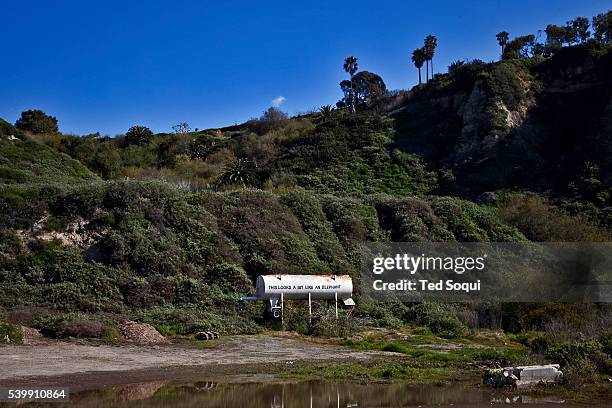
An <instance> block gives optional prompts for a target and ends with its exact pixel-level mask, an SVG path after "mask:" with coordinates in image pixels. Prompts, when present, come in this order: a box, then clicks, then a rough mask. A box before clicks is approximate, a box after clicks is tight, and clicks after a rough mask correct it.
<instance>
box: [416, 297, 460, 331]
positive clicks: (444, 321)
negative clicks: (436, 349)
mask: <svg viewBox="0 0 612 408" xmlns="http://www.w3.org/2000/svg"><path fill="white" fill-rule="evenodd" d="M404 320H406V321H407V322H411V323H416V324H419V325H423V326H426V327H429V329H431V331H432V333H434V334H436V335H438V336H440V337H449V338H452V337H459V336H461V335H462V334H463V333H464V332H465V329H466V328H465V326H464V325H463V324H462V323H461V321H460V320H459V317H458V316H457V310H456V309H455V307H453V306H451V305H445V304H438V303H420V304H418V305H415V306H412V307H411V308H410V309H408V310H407V311H406V314H405V315H404Z"/></svg>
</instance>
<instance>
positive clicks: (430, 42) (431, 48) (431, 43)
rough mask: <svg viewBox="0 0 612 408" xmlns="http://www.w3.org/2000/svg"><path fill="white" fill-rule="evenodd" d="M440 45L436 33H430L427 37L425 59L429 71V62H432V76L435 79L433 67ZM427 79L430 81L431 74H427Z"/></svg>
mask: <svg viewBox="0 0 612 408" xmlns="http://www.w3.org/2000/svg"><path fill="white" fill-rule="evenodd" d="M437 46H438V39H437V38H436V36H435V35H431V34H430V35H428V36H427V37H425V46H424V47H423V48H424V49H425V61H427V62H428V64H427V71H429V62H431V78H432V79H433V74H434V69H433V57H434V54H435V53H436V47H437ZM427 80H428V81H429V76H427Z"/></svg>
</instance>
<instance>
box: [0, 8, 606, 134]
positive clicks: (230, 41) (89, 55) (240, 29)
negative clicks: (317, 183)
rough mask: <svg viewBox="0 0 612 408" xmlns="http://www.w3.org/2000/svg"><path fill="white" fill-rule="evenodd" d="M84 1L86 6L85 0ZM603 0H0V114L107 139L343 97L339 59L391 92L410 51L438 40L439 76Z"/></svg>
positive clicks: (225, 121) (403, 78)
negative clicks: (430, 38)
mask: <svg viewBox="0 0 612 408" xmlns="http://www.w3.org/2000/svg"><path fill="white" fill-rule="evenodd" d="M94 3H95V4H94ZM610 5H611V4H610V0H583V1H576V0H540V1H527V0H520V1H517V0H505V1H497V0H492V1H450V0H446V1H437V2H428V1H384V0H381V1H352V2H344V1H320V2H314V1H308V2H304V1H296V0H286V1H283V2H276V1H249V2H246V1H233V2H230V1H195V0H194V1H180V0H174V1H161V0H149V1H125V0H123V1H114V0H105V1H99V2H89V1H62V0H57V1H44V2H43V1H4V2H2V5H1V6H0V12H1V13H0V15H1V16H2V17H1V20H2V23H0V44H1V51H0V56H1V57H0V118H4V119H5V120H8V121H9V122H14V121H15V120H16V119H17V118H18V116H19V113H20V112H21V111H23V110H25V109H28V108H39V109H43V110H44V111H46V112H47V113H49V114H52V115H55V116H57V118H58V119H59V123H60V130H61V131H63V132H66V133H78V134H86V133H90V132H95V131H100V132H101V133H102V134H110V135H114V134H116V133H121V132H125V131H126V130H127V128H128V127H129V126H130V125H133V124H143V125H146V126H149V127H150V128H152V129H153V130H154V131H156V132H160V131H168V130H170V127H171V126H172V125H174V124H176V123H178V122H182V121H186V122H188V123H189V124H190V125H191V127H192V128H195V127H199V128H206V127H215V126H222V125H230V124H234V123H236V122H242V121H244V120H246V119H249V118H251V117H255V116H259V115H260V114H261V112H262V111H263V110H264V109H265V108H266V107H268V106H270V103H271V101H272V99H274V98H276V97H278V96H283V97H284V98H286V101H285V102H284V104H283V105H282V108H283V109H284V110H286V111H288V112H289V113H297V112H301V111H306V110H309V109H312V108H316V107H319V106H321V105H323V104H334V103H335V102H336V101H337V100H338V99H339V97H340V90H339V87H338V83H339V82H340V80H341V79H343V77H344V73H343V71H342V62H343V59H344V57H346V56H348V55H355V56H356V57H357V58H358V59H359V66H360V68H361V69H364V70H369V71H373V72H376V73H378V74H379V75H381V76H382V77H383V79H384V80H385V82H386V83H387V87H388V88H389V89H399V88H409V87H411V86H412V85H414V84H415V82H416V81H417V73H416V70H415V69H414V67H413V66H412V64H411V62H410V53H411V51H412V50H413V49H414V48H416V47H418V46H420V45H421V44H422V40H423V38H424V37H425V36H426V35H427V34H430V33H431V34H435V35H436V36H437V37H438V43H439V47H438V51H437V55H436V57H435V59H434V66H435V68H436V70H437V71H446V67H447V66H448V64H449V63H450V62H451V61H454V60H456V59H465V58H469V59H472V58H480V59H483V60H486V61H489V60H493V59H496V58H497V56H498V53H499V47H498V45H497V43H496V41H495V34H496V33H497V32H498V31H500V30H506V31H509V32H510V34H511V35H521V34H529V33H536V32H537V30H538V29H543V28H544V27H545V26H546V24H548V23H557V24H563V23H564V22H565V21H566V20H568V19H570V18H573V17H576V16H585V17H589V19H590V18H591V17H592V16H593V15H594V14H596V13H599V12H603V11H607V10H608V9H610Z"/></svg>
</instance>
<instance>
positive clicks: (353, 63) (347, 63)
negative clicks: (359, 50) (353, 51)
mask: <svg viewBox="0 0 612 408" xmlns="http://www.w3.org/2000/svg"><path fill="white" fill-rule="evenodd" d="M358 69H359V65H358V64H357V58H355V57H353V56H352V55H351V56H350V57H347V58H346V59H345V60H344V70H345V71H346V72H347V73H348V74H349V75H350V76H351V108H352V109H351V110H352V111H353V113H355V87H354V85H353V76H354V75H355V73H356V72H357V70H358Z"/></svg>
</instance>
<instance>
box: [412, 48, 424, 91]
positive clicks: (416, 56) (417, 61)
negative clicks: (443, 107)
mask: <svg viewBox="0 0 612 408" xmlns="http://www.w3.org/2000/svg"><path fill="white" fill-rule="evenodd" d="M412 62H413V63H414V66H415V67H416V68H417V69H418V70H419V85H421V68H422V67H423V63H424V62H425V50H424V49H423V48H417V49H416V50H414V51H412Z"/></svg>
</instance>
